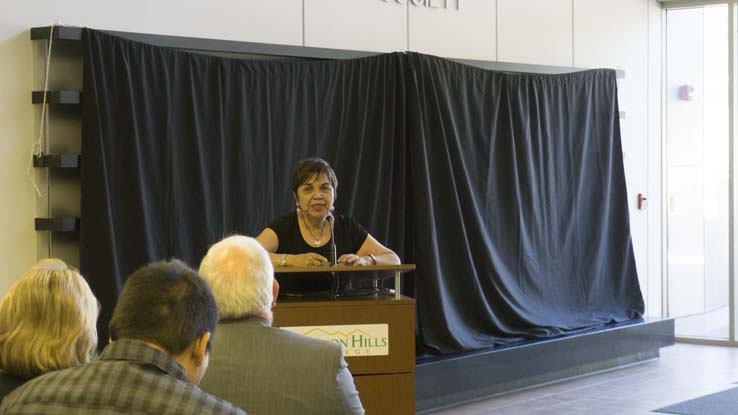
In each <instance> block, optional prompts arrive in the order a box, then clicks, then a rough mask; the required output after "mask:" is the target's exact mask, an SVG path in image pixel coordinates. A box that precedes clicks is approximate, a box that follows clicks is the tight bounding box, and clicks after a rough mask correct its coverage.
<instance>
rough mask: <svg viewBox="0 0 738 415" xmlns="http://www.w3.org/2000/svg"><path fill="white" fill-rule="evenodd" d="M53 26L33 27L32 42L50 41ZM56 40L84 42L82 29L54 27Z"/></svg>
mask: <svg viewBox="0 0 738 415" xmlns="http://www.w3.org/2000/svg"><path fill="white" fill-rule="evenodd" d="M49 30H51V26H44V27H32V28H31V40H49ZM54 40H82V28H81V27H69V26H54Z"/></svg>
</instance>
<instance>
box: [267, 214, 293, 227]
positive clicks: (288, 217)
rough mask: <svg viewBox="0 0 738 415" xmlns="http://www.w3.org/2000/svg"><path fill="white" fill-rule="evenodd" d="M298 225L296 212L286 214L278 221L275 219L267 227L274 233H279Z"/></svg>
mask: <svg viewBox="0 0 738 415" xmlns="http://www.w3.org/2000/svg"><path fill="white" fill-rule="evenodd" d="M295 224H297V217H296V216H295V212H289V213H286V214H284V215H282V216H280V217H278V218H277V219H274V220H273V221H272V222H271V223H270V224H269V225H267V228H270V229H271V230H273V231H274V232H279V231H280V230H282V229H285V228H289V227H291V226H294V225H295Z"/></svg>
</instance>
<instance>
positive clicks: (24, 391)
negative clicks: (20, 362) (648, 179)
mask: <svg viewBox="0 0 738 415" xmlns="http://www.w3.org/2000/svg"><path fill="white" fill-rule="evenodd" d="M84 369H85V365H82V366H77V367H72V368H67V369H61V370H55V371H52V372H48V373H45V374H43V375H40V376H37V377H35V378H33V379H30V380H28V381H26V382H25V383H23V384H21V385H19V386H18V387H17V388H15V389H14V390H13V391H12V392H10V394H8V395H7V396H6V397H5V398H4V399H3V401H2V403H3V405H2V407H3V408H6V407H7V406H10V405H11V404H21V405H22V404H23V403H24V402H25V401H27V400H28V399H33V397H35V396H38V394H39V393H40V391H43V392H45V393H46V395H47V397H48V396H55V395H56V394H57V392H59V388H62V387H64V386H66V385H68V382H67V381H68V380H69V379H70V378H72V377H74V378H77V377H78V376H79V372H81V371H84Z"/></svg>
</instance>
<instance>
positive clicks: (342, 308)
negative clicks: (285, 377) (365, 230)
mask: <svg viewBox="0 0 738 415" xmlns="http://www.w3.org/2000/svg"><path fill="white" fill-rule="evenodd" d="M414 269H415V265H412V264H404V265H373V266H336V267H289V268H276V269H275V270H274V271H275V273H276V274H277V276H279V274H289V273H339V274H340V273H347V272H350V273H352V274H354V278H355V279H356V278H359V279H361V280H366V281H369V285H370V286H372V285H373V286H374V287H377V285H378V284H377V281H378V280H383V279H387V278H392V277H394V290H390V292H388V293H387V292H383V291H382V289H378V290H377V291H378V292H376V293H374V294H372V295H369V296H362V297H350V296H347V297H342V296H337V297H335V298H330V299H329V298H323V299H309V298H302V299H293V298H289V299H282V298H280V299H279V301H278V302H277V306H276V308H275V309H274V322H273V326H274V327H281V328H287V329H289V330H292V331H297V332H301V333H304V334H306V335H309V336H312V337H318V338H324V339H326V340H330V341H334V342H337V343H339V344H342V345H343V346H344V354H345V355H346V362H347V363H348V366H349V370H350V371H351V374H352V375H353V376H354V383H355V384H356V389H357V390H358V391H359V397H360V398H361V403H362V404H363V405H364V409H365V410H366V413H367V415H380V414H403V415H405V414H414V413H415V387H414V379H415V377H414V376H415V375H414V372H415V301H414V300H413V299H412V298H410V297H405V296H402V295H400V289H401V274H402V273H403V272H406V271H411V270H414ZM278 279H279V278H278ZM372 283H373V284H372ZM392 291H394V292H392ZM372 330H375V331H376V330H378V331H376V332H375V331H372ZM377 333H378V334H377ZM385 343H386V344H385Z"/></svg>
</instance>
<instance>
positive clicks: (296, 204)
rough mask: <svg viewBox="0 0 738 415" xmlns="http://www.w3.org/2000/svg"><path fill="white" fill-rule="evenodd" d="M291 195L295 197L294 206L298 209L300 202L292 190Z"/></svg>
mask: <svg viewBox="0 0 738 415" xmlns="http://www.w3.org/2000/svg"><path fill="white" fill-rule="evenodd" d="M292 197H293V198H294V199H295V206H296V207H297V208H298V209H299V208H300V202H298V201H297V193H295V192H292Z"/></svg>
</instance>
